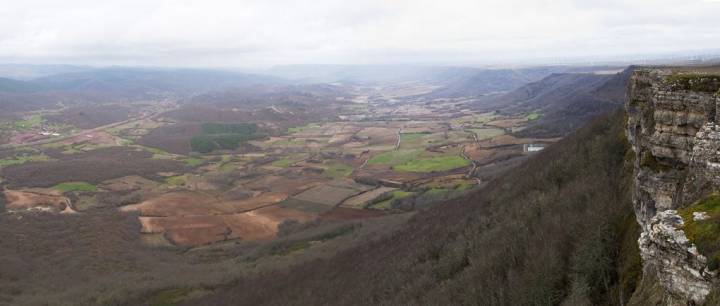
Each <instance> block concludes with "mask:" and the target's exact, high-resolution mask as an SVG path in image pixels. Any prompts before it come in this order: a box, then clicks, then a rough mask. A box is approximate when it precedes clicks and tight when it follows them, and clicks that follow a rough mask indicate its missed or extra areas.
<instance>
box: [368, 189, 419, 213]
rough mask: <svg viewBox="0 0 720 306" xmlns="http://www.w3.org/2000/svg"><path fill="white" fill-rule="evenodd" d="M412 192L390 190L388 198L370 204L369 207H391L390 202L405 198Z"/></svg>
mask: <svg viewBox="0 0 720 306" xmlns="http://www.w3.org/2000/svg"><path fill="white" fill-rule="evenodd" d="M413 194H414V193H413V192H409V191H404V190H395V191H393V192H392V194H391V196H390V198H389V199H386V200H383V201H380V202H377V203H375V204H372V205H370V207H371V208H374V209H391V208H392V204H393V202H394V201H395V200H399V199H403V198H407V197H409V196H411V195H413Z"/></svg>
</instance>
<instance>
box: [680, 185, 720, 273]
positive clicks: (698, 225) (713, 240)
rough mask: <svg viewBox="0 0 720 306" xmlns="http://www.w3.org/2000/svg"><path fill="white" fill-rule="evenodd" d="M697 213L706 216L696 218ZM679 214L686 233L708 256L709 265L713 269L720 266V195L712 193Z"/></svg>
mask: <svg viewBox="0 0 720 306" xmlns="http://www.w3.org/2000/svg"><path fill="white" fill-rule="evenodd" d="M695 213H698V214H704V215H705V217H701V218H699V219H698V220H696V218H695V217H694V214H695ZM678 214H679V215H680V216H682V218H683V221H684V223H685V226H684V228H683V230H684V231H685V235H687V237H688V239H689V240H690V241H691V242H692V243H694V244H695V246H696V247H697V248H698V251H699V252H700V253H701V254H703V255H705V256H706V257H707V258H708V267H709V268H710V269H713V270H714V269H717V268H718V267H720V195H719V194H712V195H710V196H708V197H706V198H704V199H702V200H700V201H698V202H697V203H695V204H693V205H691V206H689V207H686V208H684V209H681V210H679V211H678Z"/></svg>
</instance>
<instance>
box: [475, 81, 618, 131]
mask: <svg viewBox="0 0 720 306" xmlns="http://www.w3.org/2000/svg"><path fill="white" fill-rule="evenodd" d="M629 71H630V70H625V71H623V72H622V73H618V74H612V75H607V74H594V73H556V74H552V75H550V76H548V77H546V78H544V79H542V80H540V81H537V82H533V83H530V84H527V85H525V86H523V87H521V88H519V89H517V90H514V91H512V92H509V93H506V94H503V95H498V96H490V97H487V98H484V99H481V100H479V101H478V102H477V103H476V107H477V108H479V109H482V110H487V111H492V110H496V109H503V111H504V112H516V113H517V112H525V113H528V114H530V113H537V114H539V118H538V119H537V120H535V121H534V122H533V123H532V124H530V126H529V127H528V129H527V130H525V131H523V132H520V133H519V135H522V136H538V135H542V136H562V135H564V134H565V133H567V131H573V130H575V129H577V128H578V127H580V126H582V125H584V124H585V123H586V122H587V121H588V120H590V119H591V118H593V117H595V116H597V115H599V114H602V113H605V112H608V111H610V110H612V109H615V108H617V107H619V106H620V105H622V103H623V101H624V98H625V88H626V87H627V85H626V84H627V79H628V78H629Z"/></svg>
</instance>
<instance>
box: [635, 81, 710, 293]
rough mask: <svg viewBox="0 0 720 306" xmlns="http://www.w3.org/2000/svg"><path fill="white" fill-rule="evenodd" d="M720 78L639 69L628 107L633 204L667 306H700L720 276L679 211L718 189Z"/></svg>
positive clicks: (647, 260)
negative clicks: (687, 230) (688, 233)
mask: <svg viewBox="0 0 720 306" xmlns="http://www.w3.org/2000/svg"><path fill="white" fill-rule="evenodd" d="M719 90H720V77H719V76H716V75H712V74H709V73H708V72H697V71H691V70H681V69H663V68H654V69H650V68H647V69H636V71H635V72H634V74H633V76H632V77H631V79H630V84H629V91H628V99H627V102H626V108H627V112H628V125H627V129H628V130H627V135H628V138H629V141H630V143H631V144H632V147H633V149H634V151H635V165H634V171H635V172H634V176H635V189H634V195H633V202H634V207H635V212H636V216H637V221H638V222H639V223H640V225H641V226H642V229H643V233H642V236H641V238H640V240H639V244H640V249H641V255H642V258H643V264H644V266H645V269H644V270H645V271H646V272H648V271H653V273H655V274H656V275H654V276H653V277H655V278H656V279H657V280H658V281H659V282H660V285H661V287H663V288H664V289H665V293H666V294H667V297H666V298H664V299H663V300H664V301H666V302H665V303H666V304H676V305H695V304H702V303H703V302H704V300H705V297H706V296H707V295H708V293H709V292H710V288H711V287H712V284H713V282H715V280H716V277H715V275H714V273H712V272H710V271H708V269H707V260H706V259H705V257H704V256H702V255H701V254H699V253H698V252H697V249H696V248H695V246H693V245H692V243H691V242H690V241H688V239H687V238H686V237H685V234H684V233H683V230H682V227H683V220H682V218H680V217H679V216H678V215H677V214H676V213H675V211H674V210H675V209H678V208H682V207H685V206H687V205H689V204H691V203H693V202H695V201H697V200H699V199H701V198H703V197H704V196H707V195H708V194H710V193H712V192H715V191H717V190H719V189H720V128H718V126H717V125H716V123H720V120H719V119H720V114H718V111H717V110H718V107H719V105H720V94H719Z"/></svg>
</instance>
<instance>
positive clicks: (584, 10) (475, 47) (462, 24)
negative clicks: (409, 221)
mask: <svg viewBox="0 0 720 306" xmlns="http://www.w3.org/2000/svg"><path fill="white" fill-rule="evenodd" d="M2 2H3V3H0V29H2V31H0V62H22V63H71V64H93V65H111V64H120V65H146V66H152V65H155V66H213V67H267V66H271V65H277V64H303V63H327V64H386V63H441V64H464V63H465V64H487V63H496V62H512V61H518V62H520V61H528V60H537V59H564V58H577V57H582V58H586V57H592V58H598V59H603V58H609V57H611V56H617V55H624V54H654V53H665V52H676V51H687V50H707V49H714V50H718V49H720V1H718V0H537V1H530V0H435V1H428V0H407V1H405V0H377V1H376V0H353V1H347V0H346V1H333V0H312V1H289V0H258V1H255V0H235V1H231V0H227V1H213V0H202V1H189V0H188V1H170V0H166V1H154V0H122V1H108V0H103V1H100V0H64V1H56V0H22V1H14V0H2Z"/></svg>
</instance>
